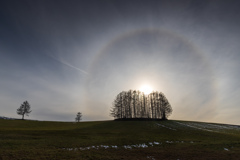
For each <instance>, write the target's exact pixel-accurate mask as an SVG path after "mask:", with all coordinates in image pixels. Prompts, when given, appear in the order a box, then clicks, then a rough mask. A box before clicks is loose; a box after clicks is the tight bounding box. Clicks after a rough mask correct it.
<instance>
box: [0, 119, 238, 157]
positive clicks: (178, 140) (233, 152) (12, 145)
mask: <svg viewBox="0 0 240 160" xmlns="http://www.w3.org/2000/svg"><path fill="white" fill-rule="evenodd" d="M0 128H1V130H0V135H1V136H0V159H3V160H5V159H6V160H8V159H104V160H107V159H109V160H110V159H111V160H112V159H145V160H154V159H155V160H157V159H175V160H176V159H240V126H237V125H226V124H216V123H203V122H190V121H176V120H168V121H97V122H80V123H76V122H41V121H22V120H0ZM23 153H24V154H23Z"/></svg>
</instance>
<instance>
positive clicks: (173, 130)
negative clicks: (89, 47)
mask: <svg viewBox="0 0 240 160" xmlns="http://www.w3.org/2000/svg"><path fill="white" fill-rule="evenodd" d="M157 125H158V126H161V127H164V128H167V129H170V130H173V131H176V129H174V128H170V127H167V126H165V125H163V124H159V123H157Z"/></svg>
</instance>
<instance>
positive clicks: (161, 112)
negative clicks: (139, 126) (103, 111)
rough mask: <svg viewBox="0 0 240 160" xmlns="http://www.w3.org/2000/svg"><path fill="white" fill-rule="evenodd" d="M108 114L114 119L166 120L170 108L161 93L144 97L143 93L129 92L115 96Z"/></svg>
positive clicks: (170, 111)
mask: <svg viewBox="0 0 240 160" xmlns="http://www.w3.org/2000/svg"><path fill="white" fill-rule="evenodd" d="M110 112H111V113H110V115H111V116H113V117H114V118H115V119H122V118H153V119H167V117H168V116H169V115H170V114H171V113H172V107H171V105H170V103H169V102H168V100H167V98H166V97H165V95H164V94H163V93H161V92H157V91H156V92H152V93H150V94H149V95H148V96H146V95H145V94H144V93H143V92H140V91H136V90H133V91H132V90H129V91H128V92H126V91H122V92H121V93H119V94H118V95H117V97H116V99H115V100H114V102H113V106H112V108H111V111H110Z"/></svg>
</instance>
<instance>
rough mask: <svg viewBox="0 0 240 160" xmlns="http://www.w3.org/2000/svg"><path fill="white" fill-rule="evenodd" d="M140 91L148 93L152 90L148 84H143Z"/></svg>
mask: <svg viewBox="0 0 240 160" xmlns="http://www.w3.org/2000/svg"><path fill="white" fill-rule="evenodd" d="M140 91H142V92H144V94H149V93H151V92H152V91H153V89H152V87H150V86H149V85H143V86H142V87H141V88H140Z"/></svg>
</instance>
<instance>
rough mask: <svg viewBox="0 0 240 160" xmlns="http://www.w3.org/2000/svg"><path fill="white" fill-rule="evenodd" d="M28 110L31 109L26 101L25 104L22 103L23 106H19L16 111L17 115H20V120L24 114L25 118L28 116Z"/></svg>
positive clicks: (29, 111)
mask: <svg viewBox="0 0 240 160" xmlns="http://www.w3.org/2000/svg"><path fill="white" fill-rule="evenodd" d="M30 109H31V106H30V104H29V103H28V101H25V102H23V104H21V106H20V107H19V108H18V109H17V114H18V115H22V120H23V119H24V115H25V114H26V115H27V116H29V113H31V112H32V111H31V110H30Z"/></svg>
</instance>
